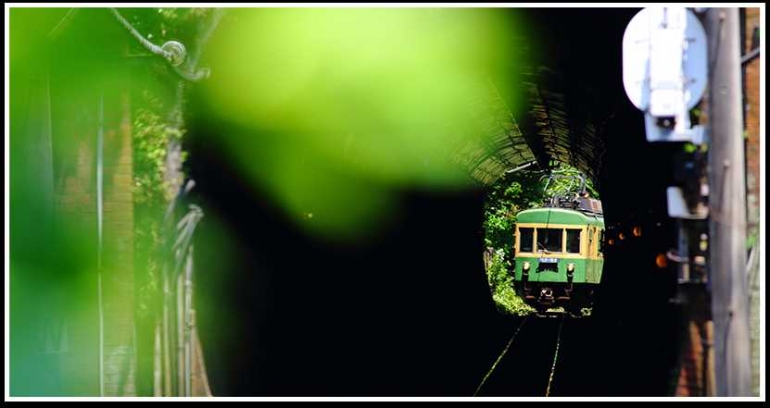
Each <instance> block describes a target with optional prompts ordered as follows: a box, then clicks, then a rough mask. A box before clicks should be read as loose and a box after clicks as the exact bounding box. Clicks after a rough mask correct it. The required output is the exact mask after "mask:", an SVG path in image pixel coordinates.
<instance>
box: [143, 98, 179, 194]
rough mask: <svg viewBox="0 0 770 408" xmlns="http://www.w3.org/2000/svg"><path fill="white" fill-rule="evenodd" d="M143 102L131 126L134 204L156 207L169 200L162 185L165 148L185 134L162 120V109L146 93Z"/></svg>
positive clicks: (157, 101) (156, 101)
mask: <svg viewBox="0 0 770 408" xmlns="http://www.w3.org/2000/svg"><path fill="white" fill-rule="evenodd" d="M142 99H143V102H144V103H143V104H142V106H141V107H140V108H139V109H137V110H136V111H135V113H134V123H133V145H134V202H135V203H136V204H137V205H147V206H149V207H158V206H163V205H165V204H166V203H167V202H168V201H169V200H170V199H171V197H169V196H168V193H167V186H166V183H165V182H164V173H165V164H166V152H167V149H168V145H169V143H170V142H172V141H175V140H176V141H178V140H180V138H181V137H182V135H183V134H184V131H183V130H182V129H180V128H178V127H175V126H172V125H171V124H169V123H167V121H164V120H163V119H161V116H160V115H161V112H163V106H162V104H161V103H160V101H159V100H158V98H157V97H154V96H153V95H151V94H150V93H149V92H147V91H145V92H144V93H143V94H142ZM156 209H157V208H156Z"/></svg>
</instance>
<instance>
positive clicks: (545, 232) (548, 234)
mask: <svg viewBox="0 0 770 408" xmlns="http://www.w3.org/2000/svg"><path fill="white" fill-rule="evenodd" d="M563 233H564V230H563V229H555V228H538V229H537V249H538V251H543V252H561V240H562V234H563Z"/></svg>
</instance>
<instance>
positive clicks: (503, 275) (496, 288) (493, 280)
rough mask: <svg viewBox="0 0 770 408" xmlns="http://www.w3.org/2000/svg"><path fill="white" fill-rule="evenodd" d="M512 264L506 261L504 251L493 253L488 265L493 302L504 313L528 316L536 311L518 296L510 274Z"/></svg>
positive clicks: (499, 250)
mask: <svg viewBox="0 0 770 408" xmlns="http://www.w3.org/2000/svg"><path fill="white" fill-rule="evenodd" d="M510 265H511V264H510V262H508V261H507V260H506V259H505V254H504V253H503V250H502V249H498V250H496V251H495V252H493V253H491V256H490V257H489V260H488V264H487V276H488V278H489V284H490V287H491V289H492V300H494V302H495V304H496V305H497V307H498V308H499V309H500V310H501V311H502V312H504V313H508V314H512V315H515V316H526V315H528V314H530V313H532V312H534V311H535V309H533V308H532V307H530V306H529V305H527V304H526V303H524V301H523V300H522V299H521V298H520V297H519V296H518V295H516V292H515V291H514V289H513V278H512V277H511V275H510V274H509V273H508V270H509V269H510Z"/></svg>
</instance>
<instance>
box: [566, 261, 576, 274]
mask: <svg viewBox="0 0 770 408" xmlns="http://www.w3.org/2000/svg"><path fill="white" fill-rule="evenodd" d="M572 272H575V264H574V263H572V262H570V263H568V264H567V273H569V274H572Z"/></svg>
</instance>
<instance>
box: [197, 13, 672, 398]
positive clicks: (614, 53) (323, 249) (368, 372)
mask: <svg viewBox="0 0 770 408" xmlns="http://www.w3.org/2000/svg"><path fill="white" fill-rule="evenodd" d="M637 11H638V10H637V9H630V8H626V9H553V8H551V9H520V10H514V11H511V13H513V12H516V13H519V14H522V15H524V16H526V20H527V21H529V24H530V25H532V26H533V27H537V30H538V31H539V34H538V38H536V39H533V43H534V44H537V47H538V50H537V55H538V61H537V63H538V64H539V65H542V66H546V67H549V69H551V70H553V71H556V72H558V73H559V75H561V76H562V78H563V83H564V84H567V85H564V93H565V98H566V99H567V100H568V101H569V103H567V107H568V108H567V110H566V114H567V115H568V116H569V115H570V112H578V111H579V109H578V108H577V107H583V109H586V108H585V107H586V106H588V107H589V108H590V109H591V110H592V111H591V114H592V115H593V116H594V117H596V118H604V119H605V120H604V121H603V122H602V123H603V127H602V129H603V130H602V132H597V137H599V138H601V144H602V146H603V154H602V157H601V160H598V159H597V158H594V159H595V160H591V161H586V162H585V163H588V164H590V165H591V166H595V167H594V168H591V169H585V168H584V169H583V170H590V173H592V174H593V175H594V179H595V180H596V182H597V184H598V186H599V192H600V194H601V198H602V202H603V207H604V212H605V223H606V225H607V226H608V227H611V226H612V227H615V228H618V229H625V230H626V231H628V229H629V228H631V227H632V226H635V225H640V226H641V227H642V236H641V237H639V238H637V239H634V240H631V239H627V240H623V241H620V240H618V241H617V242H616V244H615V245H613V246H610V247H608V249H607V251H606V258H605V259H606V261H605V266H604V275H603V282H602V284H601V289H600V292H599V293H598V294H597V299H596V301H595V305H594V311H593V315H592V317H591V318H589V319H580V320H575V321H569V322H567V323H566V324H565V327H564V333H565V334H564V350H563V351H562V354H561V357H560V358H561V360H560V362H559V368H558V371H557V373H556V377H557V378H556V380H555V381H556V385H555V388H554V390H553V392H552V393H551V395H563V396H664V395H668V394H670V390H671V388H672V384H673V380H672V377H673V376H674V374H675V373H674V368H675V367H674V363H675V359H676V357H677V353H678V352H679V349H678V348H679V346H678V345H679V339H678V337H677V336H678V332H679V325H680V322H679V309H678V306H676V305H675V304H674V303H672V302H671V301H670V299H671V298H672V297H673V295H674V292H675V285H676V277H675V275H674V272H673V270H670V269H658V268H656V266H655V256H656V254H658V253H661V252H665V250H667V249H668V248H670V247H673V246H674V245H675V241H674V238H675V235H674V224H673V222H672V221H671V220H670V219H669V218H668V217H667V214H666V187H668V186H669V185H672V184H673V183H674V181H673V177H672V176H673V157H674V154H675V153H676V151H677V149H680V148H681V146H675V145H674V146H672V145H654V144H650V143H648V142H647V141H646V140H645V135H644V125H643V117H642V114H641V112H639V111H637V110H636V109H635V108H634V107H633V106H632V105H631V103H630V102H629V101H628V100H627V98H626V96H625V93H624V90H623V86H622V78H621V75H622V72H621V66H622V64H621V41H622V37H623V31H624V29H625V27H626V25H627V24H628V22H629V21H630V19H631V18H632V17H633V15H634V14H635V13H636V12H637ZM212 69H214V70H215V69H216V67H212ZM578 88H580V89H583V88H589V89H591V92H592V93H593V94H594V95H595V99H596V100H595V101H594V102H592V103H591V104H584V103H581V101H580V100H578V98H579V96H578V95H581V94H580V91H579V90H578ZM570 98H572V99H571V100H570ZM570 106H574V108H570ZM191 107H192V108H193V109H194V110H195V112H196V114H195V115H194V116H193V117H192V118H191V123H190V130H189V133H188V139H187V141H186V143H187V146H186V147H187V149H188V150H189V152H190V156H189V157H190V159H189V161H188V166H189V169H188V174H189V176H190V177H191V178H192V179H194V180H195V182H196V188H195V189H194V191H193V193H192V195H191V197H189V199H190V200H191V201H192V202H196V203H198V204H200V205H201V206H202V208H203V210H204V212H205V214H206V215H205V218H204V220H203V222H202V223H201V224H200V226H199V227H198V228H199V230H198V233H197V234H196V238H195V239H196V245H195V254H196V261H195V262H196V276H195V285H196V288H197V289H196V302H198V303H200V304H206V305H208V306H207V307H201V308H199V309H200V312H199V313H198V315H197V319H198V324H199V331H200V337H201V342H202V345H203V349H204V352H205V361H206V366H207V370H208V376H209V381H210V383H211V387H212V392H213V393H214V395H215V396H470V395H472V394H473V392H474V390H475V389H476V387H477V386H478V384H479V381H481V379H482V377H483V376H484V374H485V373H486V372H487V370H488V369H489V367H490V366H491V365H492V363H493V362H494V360H495V358H496V357H497V355H498V354H499V353H500V351H501V349H502V348H503V347H504V346H505V343H506V342H507V341H508V339H509V337H510V336H511V334H512V333H513V332H514V330H515V329H516V327H517V326H518V324H519V321H520V319H517V318H512V317H508V316H504V315H502V314H501V313H500V312H498V311H497V310H496V308H495V305H494V304H493V301H492V299H491V296H490V291H489V288H488V285H487V281H486V276H485V272H484V264H483V259H482V253H483V249H484V248H483V231H482V205H483V200H484V196H485V188H484V187H483V186H475V187H472V188H469V189H467V190H465V191H462V192H451V193H450V192H445V193H437V192H425V191H419V190H416V189H404V190H403V191H400V192H399V194H400V196H401V197H402V202H403V205H402V207H401V208H402V210H403V211H402V212H401V213H400V214H399V216H398V217H399V218H398V223H397V227H396V228H393V229H392V230H389V231H388V232H387V233H386V234H384V235H383V236H380V237H377V238H376V239H374V240H373V241H370V242H366V243H361V244H347V245H340V244H332V243H328V242H323V241H320V240H317V239H314V238H311V237H309V236H307V235H305V233H304V232H303V231H301V230H300V229H298V228H297V227H296V226H293V224H292V223H291V222H289V220H288V218H287V215H286V214H285V213H284V212H283V211H282V210H281V209H280V208H279V207H278V206H277V205H276V204H275V203H272V202H270V201H269V200H267V199H266V198H265V192H264V191H262V190H260V188H259V187H258V186H254V185H251V184H250V183H248V182H246V181H245V178H244V176H243V175H242V174H239V173H238V170H237V169H236V167H235V166H234V165H232V164H231V163H229V162H228V159H227V158H226V155H225V154H224V153H223V152H222V149H221V147H220V146H217V145H216V144H214V143H212V142H211V140H214V138H211V137H205V136H207V135H215V134H216V133H217V129H218V123H219V122H218V121H219V120H220V119H219V118H217V117H215V115H213V114H207V113H206V112H208V110H207V109H206V107H205V101H202V100H199V99H196V98H195V94H193V98H192V99H191ZM578 114H579V113H575V115H578ZM586 143H588V142H587V141H586ZM223 226H224V227H226V228H227V229H228V230H230V231H232V232H233V234H232V235H231V236H230V237H229V241H228V245H215V244H217V243H216V242H213V241H214V240H216V239H219V238H216V237H220V235H219V234H218V231H219V229H220V228H222V227H223ZM220 243H221V242H220ZM222 248H226V249H222ZM210 305H215V306H216V308H211V307H209V306H210ZM525 330H529V336H531V337H530V338H529V340H528V341H526V342H524V343H522V344H520V345H518V346H517V345H514V346H513V348H512V351H511V353H518V354H517V357H516V359H517V360H516V362H517V363H516V364H517V365H516V367H517V369H515V370H507V371H504V372H500V373H497V374H496V375H499V376H501V378H498V379H497V380H496V383H497V385H490V388H489V389H488V391H487V392H488V394H487V395H500V396H525V395H526V396H529V395H531V396H537V395H543V392H544V390H545V384H546V382H547V380H548V378H547V375H548V371H549V369H550V364H551V361H550V356H552V355H553V343H554V341H555V339H554V333H555V324H553V322H545V321H540V322H537V323H535V324H532V325H530V326H529V327H528V328H525ZM517 347H518V348H517Z"/></svg>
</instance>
